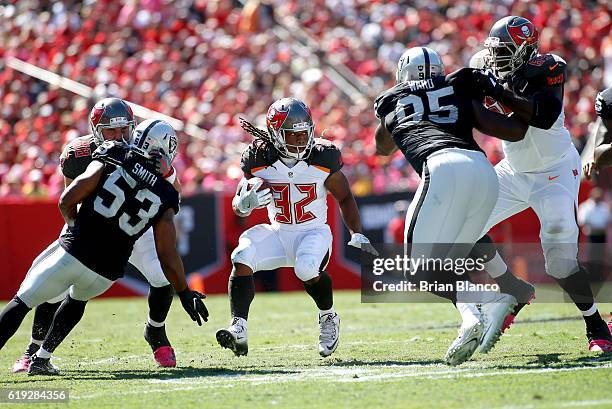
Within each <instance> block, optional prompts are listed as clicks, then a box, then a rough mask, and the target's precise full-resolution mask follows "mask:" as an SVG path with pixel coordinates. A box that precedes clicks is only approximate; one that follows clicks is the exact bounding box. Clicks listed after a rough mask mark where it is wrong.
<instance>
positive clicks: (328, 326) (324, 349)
mask: <svg viewBox="0 0 612 409" xmlns="http://www.w3.org/2000/svg"><path fill="white" fill-rule="evenodd" d="M319 331H320V332H319V355H321V356H322V357H326V356H330V355H331V354H333V353H334V351H335V350H336V348H338V341H339V340H340V316H339V315H338V313H336V312H330V313H327V314H322V315H321V313H319Z"/></svg>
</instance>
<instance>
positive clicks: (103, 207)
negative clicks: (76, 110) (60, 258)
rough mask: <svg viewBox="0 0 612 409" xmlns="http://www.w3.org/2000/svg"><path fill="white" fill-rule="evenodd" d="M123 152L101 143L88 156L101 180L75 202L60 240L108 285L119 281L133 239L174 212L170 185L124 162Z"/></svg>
mask: <svg viewBox="0 0 612 409" xmlns="http://www.w3.org/2000/svg"><path fill="white" fill-rule="evenodd" d="M128 151H129V148H128V147H127V145H125V144H121V143H114V142H105V143H104V144H102V145H101V146H100V147H99V148H98V149H97V150H96V151H95V152H94V153H93V155H92V159H93V160H97V161H101V162H103V163H104V164H105V168H104V171H103V175H102V177H101V178H100V182H99V183H98V186H97V187H96V190H95V191H94V192H93V193H92V194H91V195H89V196H88V197H87V198H86V199H85V200H84V201H83V202H82V203H81V208H80V209H79V212H78V214H77V217H76V222H75V227H74V228H72V229H68V230H67V231H66V232H65V233H64V234H62V235H61V237H60V245H61V246H62V247H63V248H64V249H65V250H66V251H67V252H68V253H70V254H71V255H73V256H74V257H75V258H76V259H78V260H79V261H80V262H81V263H83V264H84V265H85V266H87V267H88V268H90V269H91V270H93V271H95V272H96V273H98V274H100V275H102V276H103V277H106V278H108V279H110V280H116V279H118V278H120V277H122V276H123V272H124V269H125V266H126V264H127V262H128V259H129V257H130V254H131V253H132V249H133V247H134V243H135V242H136V240H138V238H139V237H140V236H142V234H143V233H144V232H145V231H146V230H147V229H148V228H149V227H151V226H152V225H154V224H155V223H156V222H157V221H158V220H159V218H160V217H161V216H162V215H163V214H164V212H165V211H166V210H167V209H170V208H171V209H174V212H175V213H176V212H178V209H179V194H178V192H177V191H176V190H175V189H174V187H172V184H170V182H168V181H167V180H165V179H164V178H162V177H161V176H159V175H156V174H154V173H153V172H150V171H149V170H148V169H147V168H146V166H145V164H144V163H141V161H138V160H132V159H129V158H128V159H126V157H127V152H128ZM142 162H144V161H142Z"/></svg>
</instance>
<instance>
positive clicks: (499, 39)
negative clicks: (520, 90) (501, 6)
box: [484, 16, 539, 79]
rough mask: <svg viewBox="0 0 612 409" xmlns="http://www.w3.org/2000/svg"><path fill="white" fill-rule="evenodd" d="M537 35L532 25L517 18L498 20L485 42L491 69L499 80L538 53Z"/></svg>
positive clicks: (521, 18) (509, 17)
mask: <svg viewBox="0 0 612 409" xmlns="http://www.w3.org/2000/svg"><path fill="white" fill-rule="evenodd" d="M538 38H539V33H538V30H537V28H536V27H535V26H534V25H533V23H532V22H531V21H529V20H527V19H526V18H523V17H517V16H508V17H504V18H502V19H501V20H498V21H497V22H496V23H495V24H493V27H492V28H491V32H490V33H489V37H488V38H487V39H486V40H485V43H484V44H485V47H487V49H488V50H489V54H490V56H491V59H490V63H491V67H490V68H491V69H492V70H493V72H494V73H495V75H497V76H498V77H499V78H500V79H505V78H507V77H508V76H510V75H512V74H514V73H515V72H516V71H517V70H518V69H519V68H521V67H522V66H523V65H524V64H525V63H526V62H527V61H529V60H530V59H531V58H532V57H534V56H535V55H536V54H537V53H538Z"/></svg>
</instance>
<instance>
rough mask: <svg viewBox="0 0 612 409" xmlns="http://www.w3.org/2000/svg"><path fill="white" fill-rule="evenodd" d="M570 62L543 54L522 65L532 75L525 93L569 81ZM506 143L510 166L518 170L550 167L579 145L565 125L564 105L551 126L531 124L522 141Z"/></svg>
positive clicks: (532, 170)
mask: <svg viewBox="0 0 612 409" xmlns="http://www.w3.org/2000/svg"><path fill="white" fill-rule="evenodd" d="M565 67H566V62H565V60H564V59H563V58H561V57H559V56H558V55H555V54H540V55H537V56H535V57H533V58H532V59H531V60H529V61H528V62H527V64H526V65H525V67H524V68H521V71H522V74H521V75H522V76H523V77H524V78H525V79H528V85H527V86H526V87H525V94H527V95H532V94H534V93H536V92H539V91H540V90H545V89H547V88H549V87H558V86H559V85H560V84H563V83H564V82H565ZM502 147H503V150H504V154H505V155H506V159H507V161H508V163H509V164H510V166H511V167H512V168H513V169H514V170H516V171H518V172H538V171H543V170H546V169H548V168H550V167H552V166H554V165H555V164H557V163H559V162H560V161H562V160H563V158H564V157H565V156H566V154H567V153H568V152H569V151H570V149H575V148H574V145H573V143H572V138H571V137H570V133H569V131H568V129H567V128H566V127H565V114H564V112H563V109H562V110H561V113H560V114H559V117H558V118H557V120H556V121H555V123H554V124H553V126H551V127H550V129H541V128H536V127H533V126H530V127H529V128H528V129H527V133H526V134H525V138H524V139H523V140H521V141H518V142H507V141H503V143H502Z"/></svg>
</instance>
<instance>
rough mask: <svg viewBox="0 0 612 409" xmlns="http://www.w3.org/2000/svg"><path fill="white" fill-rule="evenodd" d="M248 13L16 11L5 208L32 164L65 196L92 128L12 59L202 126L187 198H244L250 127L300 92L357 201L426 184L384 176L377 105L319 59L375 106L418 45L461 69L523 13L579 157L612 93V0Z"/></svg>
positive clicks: (2, 73)
mask: <svg viewBox="0 0 612 409" xmlns="http://www.w3.org/2000/svg"><path fill="white" fill-rule="evenodd" d="M239 3H240V2H236V1H232V0H209V1H202V0H176V1H173V2H170V1H159V0H150V1H136V0H122V1H117V0H99V1H87V2H77V1H69V2H50V3H49V2H40V1H38V0H9V1H5V2H2V4H1V5H0V178H2V188H1V189H0V197H1V196H3V192H10V195H14V194H15V193H14V189H13V190H11V189H9V183H8V181H7V179H6V175H8V174H9V173H11V170H12V168H13V167H15V166H21V167H22V175H29V173H30V171H32V170H33V169H40V170H41V171H42V183H43V185H44V186H45V187H46V190H47V191H48V194H49V195H54V196H57V195H58V194H59V193H60V192H61V191H62V184H61V178H58V177H55V176H54V175H55V170H56V168H57V165H58V158H59V154H60V152H61V148H62V146H63V145H64V144H65V143H66V142H68V141H69V140H70V139H72V138H74V137H75V136H78V135H84V134H85V133H87V132H88V122H87V114H88V112H89V106H91V103H92V101H88V100H87V99H86V98H82V97H80V96H76V95H75V94H73V93H72V92H70V91H65V90H63V89H58V88H56V87H53V86H50V85H49V84H48V83H46V82H44V81H39V80H36V79H34V78H32V77H29V76H28V75H25V74H22V73H20V72H18V71H16V70H14V69H12V68H10V67H8V66H7V65H6V64H7V61H9V59H10V58H11V57H16V58H19V59H21V60H24V61H26V62H29V63H31V64H34V65H36V66H38V67H41V68H44V69H46V70H49V71H52V72H54V73H57V74H59V75H61V76H64V77H67V78H69V79H71V80H74V81H77V82H80V83H83V84H84V85H87V86H89V87H91V88H92V89H93V90H94V95H93V96H92V98H93V99H97V98H100V97H106V96H117V97H120V98H124V99H127V100H128V101H131V102H135V103H138V104H140V105H143V106H146V107H148V108H151V109H154V110H157V111H160V112H162V113H164V114H168V115H171V116H173V117H175V118H178V119H180V120H182V121H184V122H185V123H188V124H193V125H196V126H198V127H200V128H203V129H204V130H205V133H206V134H205V136H204V137H201V138H195V137H189V136H187V135H182V137H181V139H182V141H181V149H180V152H179V155H178V157H177V159H176V164H177V170H178V172H179V173H180V174H181V175H184V174H186V173H185V172H186V171H188V170H189V174H191V175H192V178H191V180H186V181H185V182H186V185H188V188H187V189H186V192H185V194H189V193H190V192H198V191H202V190H205V191H211V190H212V191H225V192H232V193H233V191H234V189H235V186H236V184H237V182H238V179H239V175H238V176H237V172H236V171H235V169H236V167H237V164H238V163H239V161H240V154H241V152H242V151H243V148H244V144H245V143H248V142H249V141H250V140H249V137H248V135H246V134H244V132H242V131H241V129H240V127H239V124H238V117H239V116H244V117H247V118H250V119H252V120H253V121H255V122H259V123H261V119H262V118H261V115H259V113H260V112H265V110H266V108H267V107H268V106H269V104H270V103H271V102H272V101H273V100H275V99H278V98H280V97H284V96H289V95H293V96H296V97H299V98H303V99H304V100H305V101H306V102H307V103H308V105H309V106H310V107H311V108H312V110H313V118H314V120H315V123H316V124H317V127H318V128H317V134H320V132H321V130H323V129H326V128H329V129H330V130H332V132H331V135H332V138H333V140H334V142H335V143H336V144H337V145H338V146H341V149H342V153H343V157H344V160H345V163H346V166H345V168H344V171H345V173H346V174H347V177H348V179H349V182H350V183H351V184H352V186H353V190H354V191H355V192H356V194H361V195H365V194H379V193H384V192H388V191H397V190H406V189H413V188H414V187H415V186H416V185H417V184H418V179H419V176H418V175H416V173H415V172H414V171H412V170H411V169H409V168H408V167H405V166H393V164H394V162H393V160H394V158H390V160H391V161H392V162H391V163H390V164H391V166H385V167H383V166H380V164H379V163H378V161H379V160H380V159H379V158H375V156H374V155H373V142H372V136H373V133H374V128H375V126H376V123H375V122H376V121H375V118H374V116H373V114H372V109H371V103H372V102H373V101H365V102H364V103H354V102H353V101H351V100H350V99H349V98H348V97H346V95H344V93H343V92H342V90H341V89H339V87H338V86H337V85H335V84H334V83H333V82H332V81H331V80H330V79H329V77H327V76H326V75H325V74H324V73H325V72H326V70H324V69H322V68H324V67H321V66H320V65H319V64H318V59H322V60H323V61H324V62H326V63H333V64H344V65H346V67H348V69H349V70H351V71H352V72H353V73H354V75H356V77H357V78H358V81H361V82H362V84H361V85H362V86H363V87H364V89H366V91H367V94H368V95H366V96H365V98H364V99H367V98H372V97H373V96H375V95H376V94H378V93H380V92H381V91H382V90H384V89H385V88H387V87H390V86H392V85H393V84H394V71H395V65H396V63H397V58H398V57H399V55H400V54H401V52H402V51H403V50H404V49H405V48H406V47H411V46H415V45H423V44H428V45H429V46H431V47H432V48H434V49H436V50H437V51H439V52H440V53H441V54H442V55H443V57H444V62H445V64H446V66H447V70H448V71H449V72H450V71H452V70H455V69H457V68H459V67H461V66H463V65H465V64H466V63H467V61H468V60H469V58H470V56H471V55H472V54H473V53H474V52H475V51H476V50H477V49H478V48H479V47H481V44H482V43H483V40H484V39H485V38H486V36H487V34H488V30H489V29H490V26H491V24H492V23H493V21H495V20H497V19H499V18H500V17H503V16H504V15H510V14H517V15H524V16H525V17H528V18H530V19H532V21H534V23H535V24H536V25H537V26H538V28H539V29H540V32H541V42H540V49H541V51H542V52H555V53H557V54H559V55H560V56H561V57H563V58H564V59H565V60H566V61H567V62H568V69H567V81H566V86H565V94H566V95H565V98H564V103H565V104H566V105H565V110H566V116H565V118H566V121H567V125H568V128H569V129H570V131H571V134H572V136H573V137H574V138H575V142H576V145H577V146H582V144H583V143H582V141H583V140H584V137H585V135H587V133H588V126H589V124H590V123H591V122H593V118H594V109H593V106H592V105H593V104H592V100H593V97H594V95H595V92H596V90H598V89H603V88H605V86H604V83H606V84H607V85H609V84H610V83H612V82H611V81H612V77H610V75H611V73H612V71H611V70H612V64H611V63H610V61H611V58H612V36H610V32H611V30H612V19H611V18H610V11H609V8H608V7H607V4H606V2H605V1H599V2H595V1H591V2H580V1H576V0H561V1H558V2H551V1H546V2H535V1H503V2H489V1H483V0H475V1H469V2H468V1H465V0H415V1H410V2H381V1H355V0H310V1H298V0H248V1H246V2H245V3H246V4H245V5H244V7H241V6H240V4H239ZM276 22H278V23H280V24H283V25H284V26H285V27H286V28H287V29H288V30H289V31H290V32H298V29H297V27H299V33H300V35H301V34H302V33H303V32H305V33H307V34H308V35H309V36H310V37H311V39H312V40H313V41H312V42H311V44H315V45H318V47H319V49H317V50H310V51H308V50H306V49H307V48H308V47H305V46H303V45H301V44H300V45H299V46H298V47H296V45H295V44H293V43H292V42H291V41H289V40H281V39H279V38H278V37H276V34H275V33H274V31H273V30H272V28H273V27H274V25H275V24H277V23H276ZM315 56H316V57H315ZM264 119H265V118H264ZM479 143H481V146H482V147H483V149H484V150H485V151H486V153H487V155H488V156H489V158H490V159H491V160H492V161H493V162H495V161H497V160H499V158H500V155H501V149H500V143H499V141H498V140H496V139H493V138H488V137H479ZM30 148H35V149H30ZM33 152H35V154H33ZM400 162H402V163H403V161H400ZM24 182H27V178H22V177H21V175H19V178H18V182H17V183H20V184H23V183H24ZM13 183H15V182H13ZM18 190H21V189H18ZM43 191H44V189H40V192H43ZM7 194H9V193H7Z"/></svg>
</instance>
